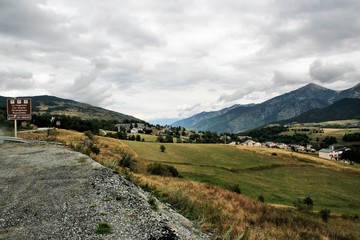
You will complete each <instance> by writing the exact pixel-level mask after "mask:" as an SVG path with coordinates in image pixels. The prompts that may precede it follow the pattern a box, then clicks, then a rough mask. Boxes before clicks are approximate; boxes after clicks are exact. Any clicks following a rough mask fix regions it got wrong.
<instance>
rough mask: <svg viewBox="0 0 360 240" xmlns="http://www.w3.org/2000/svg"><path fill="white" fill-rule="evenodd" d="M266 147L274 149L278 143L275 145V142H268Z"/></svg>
mask: <svg viewBox="0 0 360 240" xmlns="http://www.w3.org/2000/svg"><path fill="white" fill-rule="evenodd" d="M265 146H267V147H269V148H273V147H276V143H274V142H266V143H265Z"/></svg>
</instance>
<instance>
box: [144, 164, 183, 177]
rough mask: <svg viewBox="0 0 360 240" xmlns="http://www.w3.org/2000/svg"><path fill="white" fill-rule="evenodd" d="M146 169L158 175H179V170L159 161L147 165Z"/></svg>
mask: <svg viewBox="0 0 360 240" xmlns="http://www.w3.org/2000/svg"><path fill="white" fill-rule="evenodd" d="M147 171H148V172H149V173H151V174H154V175H159V176H172V177H178V176H179V172H178V170H177V169H176V168H175V167H173V166H170V165H165V164H161V163H152V164H150V165H149V166H148V167H147Z"/></svg>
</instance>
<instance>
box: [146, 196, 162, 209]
mask: <svg viewBox="0 0 360 240" xmlns="http://www.w3.org/2000/svg"><path fill="white" fill-rule="evenodd" d="M148 203H149V204H150V207H151V208H152V209H153V210H155V211H157V210H159V205H158V203H157V201H156V198H155V197H154V195H153V194H151V195H150V197H149V199H148Z"/></svg>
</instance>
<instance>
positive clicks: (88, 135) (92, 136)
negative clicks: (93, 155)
mask: <svg viewBox="0 0 360 240" xmlns="http://www.w3.org/2000/svg"><path fill="white" fill-rule="evenodd" d="M84 135H85V136H87V137H88V138H89V139H90V140H94V134H93V133H92V132H91V131H85V132H84Z"/></svg>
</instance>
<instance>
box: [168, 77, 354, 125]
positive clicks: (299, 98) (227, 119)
mask: <svg viewBox="0 0 360 240" xmlns="http://www.w3.org/2000/svg"><path fill="white" fill-rule="evenodd" d="M343 98H360V84H357V85H356V86H354V87H352V88H349V89H346V90H343V91H335V90H331V89H328V88H324V87H322V86H319V85H316V84H313V83H310V84H308V85H306V86H303V87H301V88H299V89H297V90H294V91H291V92H289V93H285V94H283V95H280V96H277V97H274V98H272V99H270V100H267V101H265V102H263V103H260V104H253V105H234V106H232V107H229V108H224V109H221V110H219V111H213V112H202V113H199V114H196V115H194V116H191V117H189V118H186V119H183V120H180V121H177V122H175V123H173V124H172V125H173V126H182V127H185V128H188V129H194V130H204V131H206V130H208V131H213V132H242V131H246V130H250V129H253V128H256V127H260V126H262V125H265V124H268V123H273V122H277V121H281V120H286V119H290V118H293V117H296V116H299V115H300V114H302V113H304V112H306V111H309V110H311V109H316V108H325V107H328V106H329V105H331V104H333V103H335V102H337V101H339V100H341V99H343Z"/></svg>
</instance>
